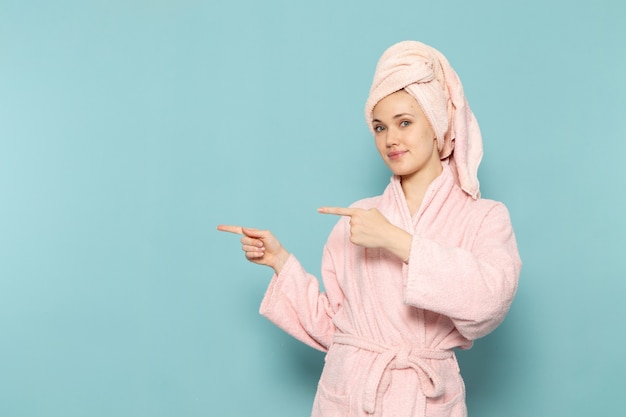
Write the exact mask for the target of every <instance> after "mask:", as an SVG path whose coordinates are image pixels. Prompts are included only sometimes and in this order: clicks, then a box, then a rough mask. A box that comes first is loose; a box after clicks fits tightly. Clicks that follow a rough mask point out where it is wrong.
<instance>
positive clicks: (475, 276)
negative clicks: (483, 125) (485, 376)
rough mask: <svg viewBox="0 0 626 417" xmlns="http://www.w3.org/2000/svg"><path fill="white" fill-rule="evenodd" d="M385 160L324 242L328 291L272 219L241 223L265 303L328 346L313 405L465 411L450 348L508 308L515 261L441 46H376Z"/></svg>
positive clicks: (474, 129)
mask: <svg viewBox="0 0 626 417" xmlns="http://www.w3.org/2000/svg"><path fill="white" fill-rule="evenodd" d="M365 114H366V120H367V123H368V125H369V127H370V128H371V131H372V133H373V135H374V138H375V142H376V148H377V149H378V151H379V153H380V155H381V157H382V159H383V161H384V162H385V164H387V166H388V167H389V169H390V170H391V171H392V173H393V176H392V178H391V181H390V184H389V185H388V186H387V188H386V189H385V191H384V193H383V194H382V195H381V196H378V197H374V198H368V199H365V200H361V201H358V202H356V203H354V204H353V205H352V206H351V207H350V208H339V207H322V208H320V209H319V212H320V213H323V214H335V215H339V216H342V217H341V218H340V220H339V222H338V223H337V224H336V226H335V227H334V228H333V230H332V232H331V234H330V236H329V238H328V241H327V243H326V245H325V248H324V253H323V259H322V279H323V282H324V287H325V292H320V291H319V285H318V281H317V279H316V278H315V277H313V276H311V275H309V274H308V273H307V272H306V271H305V270H304V269H303V268H302V266H301V265H300V264H299V263H298V261H297V259H296V258H295V257H294V256H293V255H291V254H290V253H289V252H287V251H286V250H285V249H284V248H283V247H282V246H281V244H280V242H279V241H278V240H277V239H276V238H275V237H274V236H273V235H272V234H271V233H270V232H269V231H266V230H258V229H250V228H244V227H240V226H226V225H220V226H218V230H221V231H227V232H233V233H239V234H242V235H243V237H242V239H241V243H242V248H243V250H244V251H245V254H246V257H247V259H248V260H250V261H252V262H255V263H257V264H261V265H267V266H269V267H271V268H273V269H274V271H275V274H274V276H273V278H272V281H271V282H270V285H269V288H268V290H267V293H266V295H265V297H264V299H263V302H262V304H261V313H262V314H263V315H264V316H266V317H267V318H268V319H270V320H271V321H273V322H274V323H275V324H276V325H278V326H279V327H281V328H282V329H284V330H285V331H286V332H288V333H289V334H291V335H293V336H294V337H296V338H297V339H299V340H301V341H303V342H304V343H307V344H308V345H310V346H312V347H314V348H316V349H320V350H322V351H325V352H327V355H326V363H325V366H324V371H323V373H322V376H321V378H320V382H319V385H318V391H317V395H316V397H315V402H314V405H313V414H312V415H313V416H324V417H334V416H337V417H339V416H341V417H346V416H372V415H373V416H383V417H384V416H427V417H442V416H455V417H456V416H465V415H466V414H467V411H466V406H465V389H464V384H463V381H462V379H461V376H460V374H459V367H458V364H457V361H456V358H455V356H454V352H453V349H454V348H462V349H467V348H469V347H471V345H472V341H473V340H475V339H477V338H479V337H482V336H485V335H486V334H488V333H489V332H491V331H492V330H493V329H494V328H495V327H496V326H497V325H498V324H500V322H501V321H502V320H503V319H504V316H505V315H506V313H507V311H508V309H509V306H510V304H511V301H512V300H513V296H514V294H515V291H516V289H517V282H518V278H519V272H520V268H521V262H520V258H519V255H518V251H517V245H516V242H515V236H514V234H513V229H512V227H511V222H510V219H509V214H508V211H507V209H506V207H505V206H504V205H503V204H502V203H499V202H496V201H492V200H486V199H481V198H479V188H478V179H477V170H478V164H479V163H480V159H481V157H482V140H481V135H480V131H479V129H478V125H477V123H476V119H475V118H474V115H473V114H472V112H471V110H470V108H469V106H468V104H467V102H466V100H465V96H464V94H463V89H462V86H461V83H460V81H459V79H458V77H457V75H456V73H455V72H454V70H453V69H452V68H451V67H450V65H449V63H448V61H447V60H446V58H445V57H444V56H443V55H442V54H441V53H439V52H438V51H436V50H435V49H433V48H431V47H429V46H427V45H424V44H422V43H419V42H414V41H405V42H401V43H398V44H396V45H393V46H392V47H391V48H389V49H388V50H387V51H386V52H385V53H384V54H383V55H382V57H381V58H380V61H379V62H378V65H377V67H376V73H375V76H374V81H373V84H372V88H371V91H370V96H369V98H368V100H367V103H366V108H365Z"/></svg>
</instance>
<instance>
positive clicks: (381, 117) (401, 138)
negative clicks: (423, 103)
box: [372, 90, 441, 179]
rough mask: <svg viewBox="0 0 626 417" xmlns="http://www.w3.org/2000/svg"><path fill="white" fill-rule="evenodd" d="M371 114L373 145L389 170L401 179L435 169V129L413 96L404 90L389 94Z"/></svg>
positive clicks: (438, 165)
mask: <svg viewBox="0 0 626 417" xmlns="http://www.w3.org/2000/svg"><path fill="white" fill-rule="evenodd" d="M372 116H373V120H372V127H373V129H374V139H375V140H376V148H377V149H378V152H379V153H380V156H381V157H382V158H383V161H384V162H385V164H386V165H387V166H388V167H389V169H390V170H391V172H393V173H394V174H395V175H399V176H401V177H403V179H405V178H407V177H411V176H416V175H417V176H419V174H420V173H428V172H430V173H432V172H437V173H438V172H439V170H440V168H441V161H440V160H439V151H438V150H437V139H436V138H435V132H434V131H433V129H432V127H431V126H430V123H429V122H428V119H426V116H425V115H424V113H423V112H422V109H421V107H420V106H419V104H418V103H417V101H416V100H415V99H414V98H413V96H411V95H410V94H409V93H407V92H406V91H404V90H400V91H397V92H395V93H393V94H390V95H388V96H387V97H385V98H383V99H382V100H381V101H379V102H378V104H376V106H375V107H374V109H373V111H372ZM433 170H434V171H433Z"/></svg>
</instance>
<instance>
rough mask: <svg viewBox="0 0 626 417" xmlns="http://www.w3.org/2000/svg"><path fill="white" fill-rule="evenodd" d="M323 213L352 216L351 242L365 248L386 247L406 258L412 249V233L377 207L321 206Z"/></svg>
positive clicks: (320, 211) (320, 209)
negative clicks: (391, 220) (393, 222)
mask: <svg viewBox="0 0 626 417" xmlns="http://www.w3.org/2000/svg"><path fill="white" fill-rule="evenodd" d="M317 211H318V212H319V213H322V214H336V215H338V216H349V217H350V242H352V243H354V244H355V245H359V246H363V247H365V248H384V249H387V250H389V251H390V252H392V253H393V254H395V255H396V256H398V257H399V258H401V259H402V260H406V259H407V258H408V257H409V252H410V250H411V238H412V236H411V234H409V233H408V232H406V231H404V230H402V229H400V228H399V227H397V226H394V225H393V224H391V223H390V222H389V220H387V218H386V217H385V216H383V215H382V214H381V212H380V211H378V210H377V209H375V208H371V209H360V208H342V207H320V208H319V209H318V210H317Z"/></svg>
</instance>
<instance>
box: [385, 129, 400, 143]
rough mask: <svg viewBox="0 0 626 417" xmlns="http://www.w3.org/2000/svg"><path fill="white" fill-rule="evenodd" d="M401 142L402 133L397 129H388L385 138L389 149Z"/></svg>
mask: <svg viewBox="0 0 626 417" xmlns="http://www.w3.org/2000/svg"><path fill="white" fill-rule="evenodd" d="M399 142H400V132H398V130H397V129H388V130H387V136H386V137H385V144H386V145H387V147H391V146H394V145H397V144H398V143H399Z"/></svg>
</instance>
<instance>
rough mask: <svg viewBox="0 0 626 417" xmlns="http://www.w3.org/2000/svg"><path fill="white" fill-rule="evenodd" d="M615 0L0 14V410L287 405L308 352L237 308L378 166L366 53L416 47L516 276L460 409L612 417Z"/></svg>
mask: <svg viewBox="0 0 626 417" xmlns="http://www.w3.org/2000/svg"><path fill="white" fill-rule="evenodd" d="M625 18H626V6H625V3H624V2H622V1H620V0H614V1H611V0H594V1H576V2H571V1H557V0H528V1H525V2H515V3H508V2H501V1H496V0H491V1H489V0H484V1H471V2H470V1H460V0H458V1H447V2H423V1H416V0H412V1H388V2H378V1H362V0H361V1H356V0H354V1H337V0H332V1H331V0H318V1H306V2H302V1H301V2H294V1H287V0H284V1H272V0H268V1H264V2H255V1H243V2H236V1H233V2H219V4H218V2H215V1H200V0H195V1H194V0H130V1H129V0H125V1H121V0H100V1H78V0H74V1H72V0H58V1H47V2H46V1H33V0H19V1H18V0H14V1H12V0H2V1H1V2H0V416H2V417H22V416H24V417H26V416H28V417H33V416H50V417H57V416H58V417H61V416H63V417H73V416H77V417H78V416H81V417H83V416H90V417H100V416H251V415H254V416H308V415H309V413H310V407H311V403H312V400H313V395H314V392H315V387H316V384H317V379H318V377H319V373H320V371H321V367H322V364H323V355H322V354H320V353H318V352H316V351H314V350H312V349H310V348H308V347H306V346H304V345H301V344H299V343H298V342H297V341H295V340H293V339H291V338H290V337H289V336H287V335H285V334H283V333H282V332H281V331H280V330H278V329H276V328H274V327H273V326H272V325H271V324H270V323H268V322H267V321H265V319H263V318H262V317H260V316H259V315H258V307H259V302H260V300H261V298H262V296H263V292H264V289H265V288H266V285H267V283H268V281H269V278H270V276H271V273H270V271H269V270H268V269H267V268H264V267H259V266H256V265H252V264H250V263H248V262H246V261H245V260H244V258H243V255H242V253H241V251H240V249H239V244H238V238H237V237H235V236H233V235H228V234H220V233H218V232H217V231H215V226H216V225H217V224H218V223H233V224H243V225H248V226H253V227H260V228H269V229H271V230H272V231H273V232H274V233H275V234H276V235H277V236H278V237H279V238H280V239H281V240H282V242H283V244H284V245H285V246H286V247H287V248H288V249H289V250H290V251H292V252H293V253H295V254H296V255H297V256H298V257H299V259H300V260H301V262H302V263H303V264H304V265H305V267H307V268H308V269H309V270H310V271H311V272H313V273H317V272H318V271H319V261H320V258H321V250H322V245H323V243H324V241H325V239H326V236H327V234H328V233H329V231H330V229H331V228H332V225H333V223H334V222H335V220H336V219H334V218H332V217H324V216H321V215H318V214H317V213H316V208H317V207H318V206H321V205H348V204H350V203H351V202H353V201H354V200H357V199H360V198H363V197H366V196H372V195H377V194H379V193H380V192H381V191H382V189H383V188H384V186H385V185H386V183H387V181H388V179H389V175H390V174H389V172H388V171H387V169H386V168H385V167H384V165H383V164H382V162H380V161H379V158H378V155H377V154H376V151H375V149H374V145H373V141H372V139H371V136H370V134H369V132H368V130H367V127H366V125H365V122H364V119H363V105H364V102H365V99H366V97H367V93H368V91H369V84H370V81H371V78H372V75H373V72H374V66H375V64H376V61H377V59H378V57H379V56H380V54H381V53H382V52H383V50H384V49H385V48H387V47H388V46H390V45H391V44H393V43H395V42H397V41H400V40H404V39H417V40H421V41H424V42H426V43H428V44H431V45H433V46H435V47H436V48H438V49H440V50H441V51H442V52H443V53H444V54H445V55H446V56H447V57H448V59H449V60H450V61H451V63H452V64H453V66H454V67H455V69H456V70H457V72H458V73H459V75H460V76H461V79H462V80H463V82H464V86H465V90H466V93H467V96H468V99H469V102H470V104H471V106H472V108H473V110H474V112H475V113H476V115H477V118H478V120H479V122H480V125H481V129H482V132H483V136H484V146H485V158H484V160H483V164H482V166H481V171H480V178H481V184H482V193H483V196H485V197H488V198H493V199H497V200H501V201H503V202H505V203H506V204H507V206H508V207H509V210H510V212H511V216H512V219H513V223H514V226H515V229H516V233H517V237H518V242H519V247H520V252H521V255H522V258H523V260H524V268H523V272H522V276H521V281H520V288H519V291H518V294H517V298H516V300H515V302H514V304H513V307H512V309H511V312H510V314H509V316H508V318H507V320H505V322H504V324H503V325H502V326H501V327H500V328H498V329H497V330H496V331H495V332H494V333H492V334H491V335H489V336H487V337H486V338H484V339H482V340H479V341H478V342H477V343H476V345H475V347H474V348H473V349H472V350H470V351H467V352H462V353H461V354H460V355H459V357H460V361H461V366H462V370H463V374H464V376H465V380H466V384H467V391H468V399H467V401H468V407H469V412H470V416H482V417H490V416H494V417H495V416H532V417H537V416H590V415H618V414H620V413H621V412H623V411H622V409H623V389H624V379H623V375H624V373H625V372H626V358H625V357H624V354H623V347H624V345H625V344H626V336H625V335H624V330H625V327H626V326H625V324H624V314H625V313H624V302H623V298H624V293H625V292H626V291H625V290H626V284H625V278H626V266H625V264H624V249H626V245H625V244H624V241H623V236H624V235H625V233H626V221H625V220H624V214H625V213H626V169H625V168H624V155H625V154H626V144H625V143H626V141H625V138H626V117H625V116H624V110H626V81H625V74H626V53H625V46H624V45H625V44H626V26H625V25H624V21H625V20H626V19H625Z"/></svg>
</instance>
